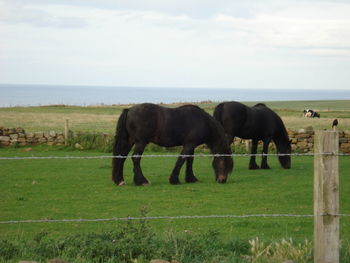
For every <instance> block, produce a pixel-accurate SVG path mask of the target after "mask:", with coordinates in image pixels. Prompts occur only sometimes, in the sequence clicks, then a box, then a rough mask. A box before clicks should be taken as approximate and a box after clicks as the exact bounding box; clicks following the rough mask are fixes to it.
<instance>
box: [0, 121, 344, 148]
mask: <svg viewBox="0 0 350 263" xmlns="http://www.w3.org/2000/svg"><path fill="white" fill-rule="evenodd" d="M338 132H339V151H340V152H343V153H350V131H349V130H346V131H338ZM314 134H315V132H314V130H313V128H312V127H307V128H305V129H299V130H291V129H288V135H289V139H290V140H291V143H292V150H293V151H294V152H295V151H297V152H312V151H313V146H314V143H313V142H314ZM111 138H112V136H111ZM64 143H65V138H64V134H63V132H56V131H49V132H25V130H24V129H22V128H2V127H0V146H11V145H12V146H15V145H18V146H26V145H37V144H47V145H64ZM234 145H235V147H241V148H245V147H246V146H247V141H246V140H242V139H239V138H236V139H235V141H234ZM272 147H273V145H272Z"/></svg>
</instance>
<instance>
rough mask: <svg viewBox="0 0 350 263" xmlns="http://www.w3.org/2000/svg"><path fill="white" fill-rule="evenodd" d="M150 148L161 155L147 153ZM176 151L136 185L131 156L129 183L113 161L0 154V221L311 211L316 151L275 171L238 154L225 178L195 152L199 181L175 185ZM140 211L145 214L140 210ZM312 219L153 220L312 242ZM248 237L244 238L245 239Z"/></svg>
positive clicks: (349, 222) (343, 171) (91, 228)
mask: <svg viewBox="0 0 350 263" xmlns="http://www.w3.org/2000/svg"><path fill="white" fill-rule="evenodd" d="M146 154H157V153H153V152H147V153H146ZM31 155H35V156H67V155H69V156H96V155H97V156H98V155H102V154H101V153H99V152H92V151H86V152H79V151H70V152H67V151H66V150H65V149H64V148H57V147H39V146H38V147H34V148H33V151H31V152H29V153H27V152H24V151H23V149H22V148H10V149H4V148H2V149H0V156H31ZM348 158H349V157H346V156H344V157H340V202H341V206H340V212H341V213H349V211H350V192H349V191H348V189H350V168H349V166H348V163H349V159H348ZM175 160H176V157H167V158H165V157H162V158H147V157H146V158H144V159H143V160H142V166H143V170H144V173H145V175H146V177H147V178H148V179H149V180H150V181H151V183H152V184H151V185H150V186H148V187H137V186H134V185H133V183H132V176H131V174H132V168H131V160H130V159H128V160H127V161H126V173H125V179H126V182H127V185H126V186H124V187H116V186H115V185H114V184H113V182H112V180H111V161H110V159H68V160H60V159H58V160H57V159H56V160H55V159H52V160H1V161H0V163H1V182H2V184H1V185H0V197H1V211H2V212H1V216H0V218H1V220H2V221H6V220H27V219H80V218H83V219H98V218H101V219H105V218H113V217H128V216H135V217H137V216H140V215H141V214H142V215H147V216H183V215H184V216H186V215H227V214H234V215H243V214H312V213H313V200H312V199H313V194H312V188H313V171H312V170H313V169H312V167H313V157H305V156H303V157H294V158H293V160H292V165H293V167H292V169H290V170H284V169H282V168H280V166H279V163H278V162H277V160H276V158H275V157H270V161H269V162H270V166H271V167H272V169H271V170H254V171H251V170H248V169H247V165H248V159H247V158H246V157H236V158H235V168H234V171H233V173H232V174H231V175H230V177H229V179H228V183H227V184H224V185H222V184H218V183H216V182H215V181H214V175H213V170H212V168H211V159H210V158H209V157H197V158H196V159H195V162H194V171H195V174H196V175H197V177H198V179H199V180H200V182H198V183H195V184H186V183H184V175H183V173H182V175H180V180H181V181H182V184H180V185H175V186H174V185H170V184H169V183H168V176H169V174H170V172H171V169H172V168H173V165H174V163H175ZM140 211H143V212H140ZM312 222H313V221H312V218H309V217H305V218H304V217H302V218H298V217H272V218H270V217H266V218H265V217H253V218H243V219H242V218H240V219H235V218H202V219H158V220H151V221H149V225H150V227H151V228H152V229H153V230H154V231H155V233H156V234H157V235H160V236H162V235H167V233H168V234H169V233H173V234H175V235H181V234H183V233H187V232H190V233H192V234H194V235H195V234H201V233H205V232H207V231H208V230H211V231H217V233H218V234H219V236H220V240H232V239H233V240H236V239H239V240H251V239H254V238H256V237H259V239H261V240H265V241H266V240H281V239H282V238H292V239H293V240H297V241H300V242H303V241H304V240H305V239H307V240H312V232H313V223H312ZM340 222H341V239H342V240H343V242H344V244H347V243H346V242H348V240H349V236H350V218H349V217H342V218H341V220H340ZM125 224H126V223H125V222H119V221H118V222H70V223H69V222H61V223H22V224H1V225H0V232H1V238H2V239H8V240H28V239H32V238H35V237H36V236H37V235H38V233H42V232H43V233H47V234H48V235H49V236H50V238H55V239H59V238H64V237H65V236H67V235H71V234H73V233H75V234H79V233H91V232H97V233H99V232H103V231H111V230H117V229H120V228H123V227H125ZM246 243H247V241H246Z"/></svg>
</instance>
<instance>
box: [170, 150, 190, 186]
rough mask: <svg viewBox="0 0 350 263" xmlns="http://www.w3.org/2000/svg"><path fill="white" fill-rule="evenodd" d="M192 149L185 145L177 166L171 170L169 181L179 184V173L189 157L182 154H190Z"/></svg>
mask: <svg viewBox="0 0 350 263" xmlns="http://www.w3.org/2000/svg"><path fill="white" fill-rule="evenodd" d="M191 149H192V148H188V147H185V146H184V147H183V148H182V151H181V153H180V156H179V158H177V161H176V164H175V167H174V169H173V171H172V172H171V175H170V177H169V183H171V184H179V183H180V180H179V173H180V170H181V167H182V165H183V164H184V162H185V161H186V158H187V157H183V156H182V155H188V154H190V153H191Z"/></svg>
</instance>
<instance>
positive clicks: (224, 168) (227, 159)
mask: <svg viewBox="0 0 350 263" xmlns="http://www.w3.org/2000/svg"><path fill="white" fill-rule="evenodd" d="M212 165H213V168H214V170H215V180H216V181H217V182H218V183H220V184H224V183H226V180H227V176H228V174H229V173H231V171H232V169H233V159H232V156H231V150H229V151H227V152H226V153H223V154H222V155H220V154H218V156H214V159H213V163H212Z"/></svg>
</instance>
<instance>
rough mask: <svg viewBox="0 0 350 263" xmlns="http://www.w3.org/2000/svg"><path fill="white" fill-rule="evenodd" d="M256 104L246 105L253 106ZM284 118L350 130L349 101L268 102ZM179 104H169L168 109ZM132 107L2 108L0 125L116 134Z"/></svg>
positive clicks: (209, 106)
mask: <svg viewBox="0 0 350 263" xmlns="http://www.w3.org/2000/svg"><path fill="white" fill-rule="evenodd" d="M255 103H256V102H249V103H246V104H247V105H254V104H255ZM265 103H266V104H267V105H268V106H269V107H270V108H272V109H273V110H275V111H276V112H277V113H278V114H279V115H280V116H281V117H282V119H283V121H284V123H285V125H286V126H287V128H293V129H299V128H304V127H307V126H313V127H314V128H315V129H329V128H330V126H331V123H332V121H333V119H335V118H338V120H339V128H340V129H344V130H345V129H347V130H349V129H350V100H340V101H280V102H275V101H274V102H265ZM217 104H218V103H214V102H203V103H199V104H198V105H199V106H200V107H202V108H204V109H205V110H206V111H208V112H209V113H212V112H213V109H214V108H215V106H216V105H217ZM177 105H178V104H171V105H167V106H169V107H174V106H177ZM127 107H129V106H125V105H117V106H86V107H78V106H64V105H56V106H41V107H11V108H0V126H4V127H9V128H12V127H22V128H24V129H25V130H26V131H48V130H56V131H60V130H63V129H64V123H65V120H66V119H69V122H70V129H71V130H73V131H92V132H104V133H114V130H115V125H116V121H117V119H118V117H119V115H120V113H121V111H122V109H123V108H127ZM305 108H311V109H315V110H317V111H318V112H320V114H321V118H320V119H305V118H303V117H302V111H303V110H304V109H305Z"/></svg>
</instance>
